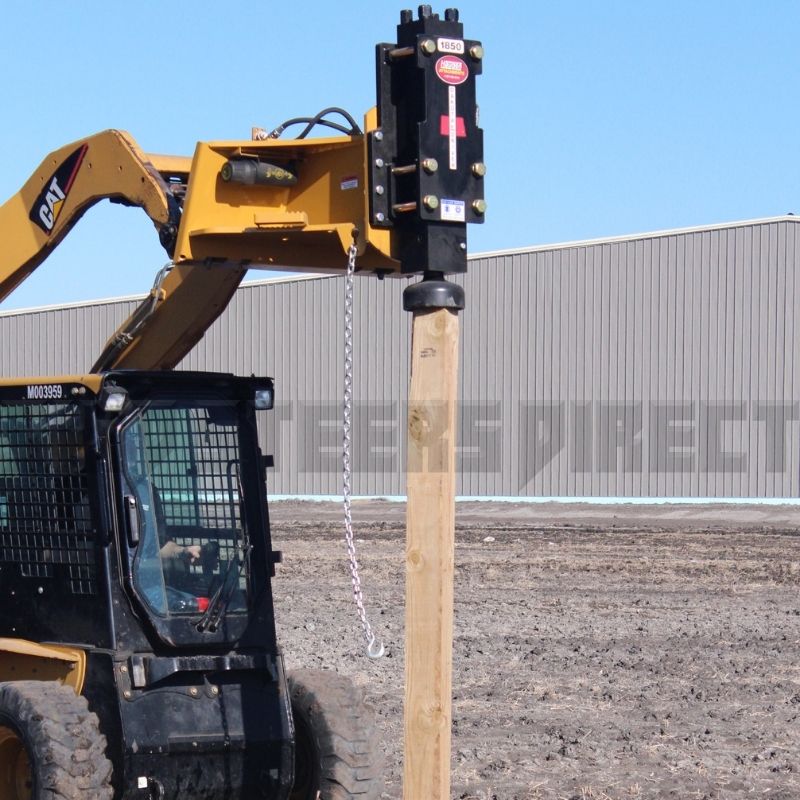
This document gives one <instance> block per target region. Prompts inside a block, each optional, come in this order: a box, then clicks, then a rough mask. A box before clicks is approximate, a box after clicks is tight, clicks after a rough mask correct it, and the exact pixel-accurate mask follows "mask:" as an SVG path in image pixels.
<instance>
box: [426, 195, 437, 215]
mask: <svg viewBox="0 0 800 800" xmlns="http://www.w3.org/2000/svg"><path fill="white" fill-rule="evenodd" d="M422 205H424V206H425V208H427V209H428V211H434V210H436V209H437V208H439V198H438V197H437V196H436V195H435V194H426V195H425V197H423V198H422Z"/></svg>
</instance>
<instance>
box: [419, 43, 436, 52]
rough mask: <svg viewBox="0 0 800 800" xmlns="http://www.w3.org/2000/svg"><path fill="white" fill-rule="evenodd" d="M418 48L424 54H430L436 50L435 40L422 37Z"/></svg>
mask: <svg viewBox="0 0 800 800" xmlns="http://www.w3.org/2000/svg"><path fill="white" fill-rule="evenodd" d="M419 49H420V50H422V52H423V53H425V55H426V56H432V55H433V54H434V53H435V52H436V42H434V41H433V39H423V40H422V41H421V42H420V43H419Z"/></svg>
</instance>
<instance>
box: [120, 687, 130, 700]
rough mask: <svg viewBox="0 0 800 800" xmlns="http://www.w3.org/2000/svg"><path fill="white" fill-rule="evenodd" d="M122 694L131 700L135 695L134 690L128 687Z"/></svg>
mask: <svg viewBox="0 0 800 800" xmlns="http://www.w3.org/2000/svg"><path fill="white" fill-rule="evenodd" d="M122 696H123V697H124V698H125V699H126V700H130V699H131V697H133V692H132V691H131V690H130V689H126V690H125V691H124V692H123V693H122Z"/></svg>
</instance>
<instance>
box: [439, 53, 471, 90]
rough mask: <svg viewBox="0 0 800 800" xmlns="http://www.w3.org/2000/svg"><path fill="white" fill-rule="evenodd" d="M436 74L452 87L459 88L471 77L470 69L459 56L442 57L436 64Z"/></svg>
mask: <svg viewBox="0 0 800 800" xmlns="http://www.w3.org/2000/svg"><path fill="white" fill-rule="evenodd" d="M436 74H437V75H438V76H439V79H440V80H443V81H444V82H445V83H449V84H450V85H451V86H458V84H460V83H464V81H465V80H466V79H467V78H468V77H469V67H468V66H467V65H466V62H464V61H463V60H462V59H460V58H459V57H458V56H442V57H441V58H440V59H439V60H438V61H437V62H436Z"/></svg>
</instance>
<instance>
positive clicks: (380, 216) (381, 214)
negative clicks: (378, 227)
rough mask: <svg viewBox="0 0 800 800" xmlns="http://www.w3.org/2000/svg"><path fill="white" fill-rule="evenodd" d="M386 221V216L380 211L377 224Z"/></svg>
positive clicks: (376, 219) (377, 215) (376, 217)
mask: <svg viewBox="0 0 800 800" xmlns="http://www.w3.org/2000/svg"><path fill="white" fill-rule="evenodd" d="M385 219H386V214H384V213H383V212H382V211H379V212H378V213H377V214H376V215H375V221H376V222H383V221H384V220H385Z"/></svg>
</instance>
